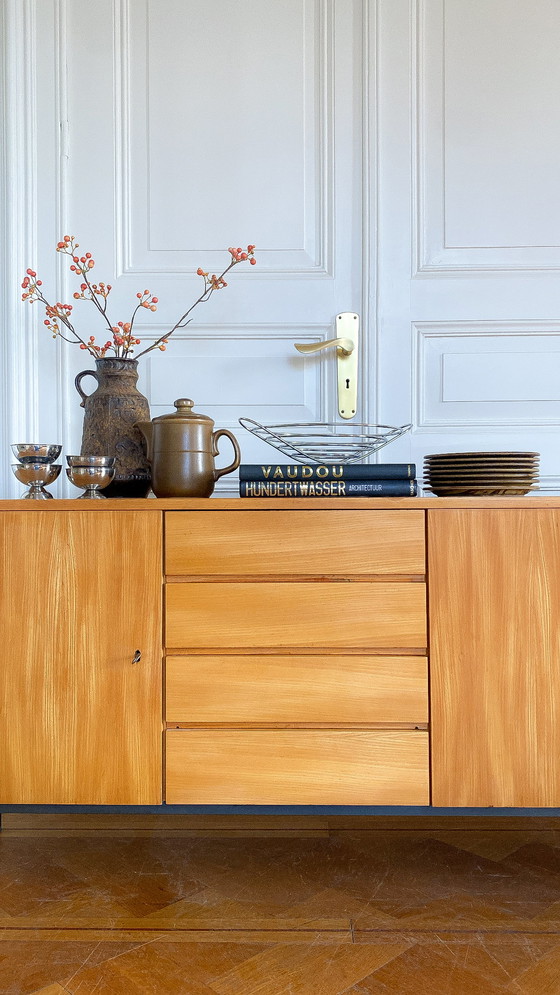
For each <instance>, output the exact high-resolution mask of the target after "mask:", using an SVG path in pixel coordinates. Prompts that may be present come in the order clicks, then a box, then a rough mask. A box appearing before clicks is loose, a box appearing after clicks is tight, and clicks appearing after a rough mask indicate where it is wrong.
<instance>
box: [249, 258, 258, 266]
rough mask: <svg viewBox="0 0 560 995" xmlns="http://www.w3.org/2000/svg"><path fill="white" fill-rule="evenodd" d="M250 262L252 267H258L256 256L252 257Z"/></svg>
mask: <svg viewBox="0 0 560 995" xmlns="http://www.w3.org/2000/svg"><path fill="white" fill-rule="evenodd" d="M249 262H250V263H251V266H256V265H257V260H256V259H255V257H254V256H253V257H252V259H250V260H249Z"/></svg>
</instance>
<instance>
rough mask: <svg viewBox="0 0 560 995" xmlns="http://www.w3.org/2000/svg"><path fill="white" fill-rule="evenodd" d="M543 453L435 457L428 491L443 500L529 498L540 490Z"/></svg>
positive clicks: (429, 465)
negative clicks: (488, 496)
mask: <svg viewBox="0 0 560 995" xmlns="http://www.w3.org/2000/svg"><path fill="white" fill-rule="evenodd" d="M538 478H539V453H516V452H513V453H511V452H510V453H433V454H432V455H430V456H426V457H425V459H424V488H425V489H426V490H429V491H432V492H433V493H434V494H437V495H438V496H439V497H453V496H454V495H460V494H470V495H473V496H481V495H484V494H527V493H528V492H529V491H533V490H535V489H536V488H537V486H538Z"/></svg>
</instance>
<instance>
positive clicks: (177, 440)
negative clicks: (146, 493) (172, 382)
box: [136, 397, 241, 498]
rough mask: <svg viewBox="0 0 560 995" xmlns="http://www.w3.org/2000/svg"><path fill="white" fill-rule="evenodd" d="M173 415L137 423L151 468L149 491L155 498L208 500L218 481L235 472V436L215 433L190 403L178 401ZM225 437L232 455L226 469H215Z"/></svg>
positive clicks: (224, 431)
mask: <svg viewBox="0 0 560 995" xmlns="http://www.w3.org/2000/svg"><path fill="white" fill-rule="evenodd" d="M174 403H175V408H176V409H177V410H176V411H174V412H173V414H169V415H159V417H157V418H153V419H152V421H149V422H137V423H136V424H137V426H138V428H139V429H140V431H141V432H142V434H143V435H144V438H145V439H146V442H147V444H148V459H149V460H150V462H151V464H152V490H153V492H154V494H155V495H156V497H161V498H163V497H172V498H173V497H210V495H211V494H212V491H213V490H214V485H215V483H216V481H217V479H218V477H223V475H224V474H225V473H231V472H232V470H236V469H237V467H238V466H239V463H240V460H241V453H240V452H239V446H238V444H237V439H236V438H235V436H233V435H232V434H231V432H228V430H227V429H226V428H221V429H219V430H218V431H217V432H214V422H213V421H212V419H211V418H209V417H208V415H199V414H197V413H196V411H193V403H194V402H193V401H189V400H188V399H187V398H185V397H180V398H179V400H177V401H175V402H174ZM223 435H226V436H227V437H228V439H230V441H231V443H232V445H233V449H234V452H235V459H234V461H233V463H230V465H229V466H225V467H223V468H222V469H216V467H215V465H214V457H215V456H217V455H218V439H220V437H221V436H223Z"/></svg>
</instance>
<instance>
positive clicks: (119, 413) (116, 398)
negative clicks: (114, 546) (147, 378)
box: [75, 359, 151, 498]
mask: <svg viewBox="0 0 560 995" xmlns="http://www.w3.org/2000/svg"><path fill="white" fill-rule="evenodd" d="M95 367H96V368H95V370H84V371H83V372H82V373H78V376H77V377H76V380H75V384H76V390H77V391H78V394H79V395H80V397H81V398H82V401H81V407H82V408H84V409H85V414H84V427H83V433H82V448H81V453H82V454H83V455H84V456H85V455H92V456H114V457H115V476H114V478H113V481H112V482H111V483H110V484H109V486H108V487H106V488H105V489H104V491H103V493H104V494H105V496H106V497H108V498H111V497H129V498H133V497H146V496H147V495H148V493H149V490H150V480H151V477H150V464H149V463H148V459H147V457H146V446H145V442H144V438H143V436H142V433H141V432H140V430H139V429H138V428H136V427H135V423H136V422H139V421H146V420H149V418H150V407H149V404H148V400H147V398H145V397H144V395H143V394H141V393H140V391H139V390H138V388H137V386H136V383H137V381H138V362H137V361H136V360H135V359H96V360H95ZM84 377H93V378H94V380H96V381H97V389H96V390H95V391H94V392H93V394H85V393H84V391H83V390H82V387H81V383H82V380H83V378H84Z"/></svg>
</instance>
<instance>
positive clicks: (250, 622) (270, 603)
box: [166, 581, 427, 654]
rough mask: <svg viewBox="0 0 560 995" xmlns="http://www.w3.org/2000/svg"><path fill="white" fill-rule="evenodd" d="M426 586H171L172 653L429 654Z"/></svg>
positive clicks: (168, 641)
mask: <svg viewBox="0 0 560 995" xmlns="http://www.w3.org/2000/svg"><path fill="white" fill-rule="evenodd" d="M426 641H427V637H426V590H425V585H424V584H422V583H400V584H399V583H387V582H385V581H379V582H377V583H376V582H373V583H369V584H368V583H356V584H344V583H336V582H334V583H321V584H313V583H305V582H303V583H290V582H279V583H272V582H271V583H263V584H261V583H257V582H256V583H252V584H251V583H230V584H223V583H219V582H218V583H213V584H205V583H197V582H193V583H188V584H167V586H166V646H167V649H168V651H169V650H171V651H172V650H176V649H182V648H185V649H187V648H191V649H210V648H212V649H227V648H230V649H237V648H239V649H242V648H264V647H268V648H270V649H280V648H288V647H294V648H297V647H301V648H307V647H310V648H311V647H313V648H315V647H326V646H328V647H330V648H332V649H344V648H346V649H351V648H370V649H374V648H375V649H377V648H381V649H383V648H385V649H393V648H394V649H401V648H402V649H409V648H410V649H416V650H417V651H418V653H419V654H421V653H423V652H424V653H425V651H426V650H425V648H426Z"/></svg>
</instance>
